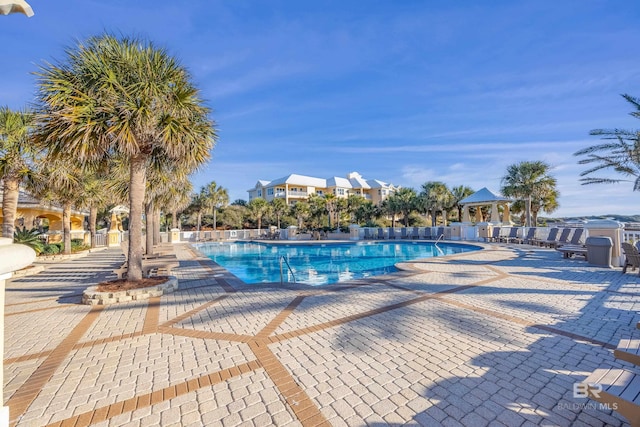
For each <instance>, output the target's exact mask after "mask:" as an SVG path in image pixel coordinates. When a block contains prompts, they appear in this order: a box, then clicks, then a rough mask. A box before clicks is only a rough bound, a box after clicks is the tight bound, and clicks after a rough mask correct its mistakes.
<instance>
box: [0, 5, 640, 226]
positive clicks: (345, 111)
mask: <svg viewBox="0 0 640 427" xmlns="http://www.w3.org/2000/svg"><path fill="white" fill-rule="evenodd" d="M29 3H30V4H31V6H32V7H33V9H34V11H35V16H34V17H32V18H26V17H24V16H22V15H10V16H6V17H0V19H1V25H0V40H1V41H2V50H1V51H0V52H2V58H3V59H4V60H3V64H2V66H0V77H1V78H0V105H9V106H10V107H12V108H21V107H24V106H25V105H27V104H29V103H30V102H32V100H33V94H34V91H35V78H34V77H33V75H32V74H31V73H32V72H33V71H35V70H37V67H38V66H39V65H41V64H43V63H44V62H45V61H47V60H52V59H55V60H57V59H60V58H63V55H64V48H65V47H67V46H72V45H74V43H75V42H76V41H77V40H83V39H85V38H87V37H89V36H92V35H97V34H100V33H102V32H104V31H109V32H113V33H117V34H119V33H121V34H127V35H129V34H132V35H136V36H142V37H145V38H148V39H151V40H153V41H154V42H155V43H157V44H158V45H161V46H164V47H166V48H167V49H168V50H169V51H170V52H171V53H172V54H174V55H175V56H177V57H178V58H179V59H180V60H181V62H182V63H183V64H184V65H185V66H186V67H187V68H188V69H189V70H190V71H191V73H192V75H193V79H194V80H195V82H196V84H197V85H198V86H199V87H200V88H201V89H202V93H203V97H204V98H205V99H206V100H207V103H208V104H209V105H210V106H211V107H212V108H213V110H214V113H213V118H214V119H215V121H216V122H217V126H218V133H219V142H218V144H217V146H216V148H215V149H214V151H213V156H212V160H211V161H210V163H209V164H208V165H206V167H204V168H202V170H201V171H199V172H198V173H197V174H196V175H194V177H193V182H194V184H195V185H196V186H201V185H204V184H205V183H207V182H209V181H212V180H213V181H216V182H217V183H218V184H219V185H221V186H223V187H225V188H227V189H228V190H229V193H230V197H231V199H232V200H234V199H238V198H242V199H247V197H248V196H247V193H246V190H247V189H249V188H250V187H253V185H254V184H255V183H256V181H257V180H258V179H266V180H270V179H275V178H279V177H282V176H285V175H288V174H289V173H298V174H302V175H311V176H318V177H323V178H328V177H331V176H345V175H346V174H347V173H348V172H352V171H358V172H360V173H361V174H362V175H363V176H364V177H365V178H375V179H380V180H383V181H387V182H391V183H393V184H396V185H402V186H406V187H413V188H416V189H419V187H420V185H421V184H422V183H424V182H426V181H431V180H441V181H444V182H446V183H447V184H449V185H451V186H454V185H468V186H470V187H472V188H474V189H476V190H477V189H480V188H482V187H488V188H489V189H491V190H493V191H498V190H499V188H500V179H501V177H502V176H503V175H504V173H505V170H506V167H507V166H508V165H509V164H512V163H515V162H519V161H523V160H544V161H547V162H548V163H550V164H551V165H552V166H553V167H554V169H553V171H552V174H553V175H554V176H555V177H556V178H557V180H558V188H559V190H560V193H561V196H560V209H559V210H558V211H556V212H555V213H554V214H553V216H571V215H590V214H608V213H621V214H640V203H638V194H637V193H633V192H632V185H631V184H630V183H626V184H618V185H597V186H586V187H585V186H581V185H580V184H579V182H578V179H579V176H578V175H579V173H580V172H581V171H582V170H584V166H580V165H578V164H577V158H576V157H574V156H573V153H574V152H575V151H576V150H579V149H581V148H584V147H586V146H589V145H593V144H595V143H598V141H599V140H598V139H597V138H595V137H592V136H589V130H591V129H595V128H614V127H617V128H632V129H635V128H638V127H640V126H638V125H637V119H634V118H632V117H631V116H629V114H628V113H629V112H630V111H631V110H630V108H629V106H628V104H627V103H626V102H625V101H624V100H623V99H622V97H621V96H620V94H623V93H629V94H631V95H634V96H640V88H639V87H638V82H639V81H640V60H638V55H637V46H638V42H639V41H640V27H638V25H637V20H638V18H639V17H640V2H636V1H630V0H608V1H604V0H603V1H597V0H591V1H582V0H575V1H569V0H567V1H547V0H535V1H534V0H531V1H517V2H514V1H506V0H496V1H491V2H486V1H475V2H473V1H455V2H452V1H445V0H442V1H434V0H431V1H373V0H372V1H356V0H353V1H345V0H343V1H319V2H308V1H268V2H267V1H225V2H219V1H199V0H194V1H189V2H175V1H172V2H168V1H162V0H159V1H147V0H144V1H135V2H131V1H122V0H112V1H109V2H98V1H86V0H83V1H79V0H77V1H70V0H63V1H56V2H53V1H44V0H30V1H29Z"/></svg>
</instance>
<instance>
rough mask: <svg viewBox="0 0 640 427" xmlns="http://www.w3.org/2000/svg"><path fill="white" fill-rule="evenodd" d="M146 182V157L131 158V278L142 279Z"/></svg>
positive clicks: (129, 275)
mask: <svg viewBox="0 0 640 427" xmlns="http://www.w3.org/2000/svg"><path fill="white" fill-rule="evenodd" d="M145 184H146V167H145V159H144V157H142V156H136V157H133V158H132V159H131V168H130V175H129V258H128V259H129V268H128V271H127V278H128V279H129V280H140V279H142V210H143V205H144V191H145Z"/></svg>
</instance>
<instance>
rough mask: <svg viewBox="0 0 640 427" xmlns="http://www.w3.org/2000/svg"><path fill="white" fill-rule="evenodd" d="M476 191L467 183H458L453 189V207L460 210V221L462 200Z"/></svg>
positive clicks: (460, 217) (460, 219) (459, 218)
mask: <svg viewBox="0 0 640 427" xmlns="http://www.w3.org/2000/svg"><path fill="white" fill-rule="evenodd" d="M473 193H474V191H473V189H472V188H471V187H467V186H466V185H458V186H457V187H453V188H452V189H451V195H452V196H453V200H452V202H453V207H454V208H455V209H456V210H457V211H458V221H462V205H461V204H460V201H461V200H463V199H464V198H466V197H469V196H470V195H472V194H473Z"/></svg>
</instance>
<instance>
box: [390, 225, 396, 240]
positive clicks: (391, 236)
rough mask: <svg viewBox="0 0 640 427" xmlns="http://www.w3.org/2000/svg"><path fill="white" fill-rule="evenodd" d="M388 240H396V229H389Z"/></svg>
mask: <svg viewBox="0 0 640 427" xmlns="http://www.w3.org/2000/svg"><path fill="white" fill-rule="evenodd" d="M389 239H394V240H395V239H396V229H395V228H393V227H389Z"/></svg>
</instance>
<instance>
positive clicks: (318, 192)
mask: <svg viewBox="0 0 640 427" xmlns="http://www.w3.org/2000/svg"><path fill="white" fill-rule="evenodd" d="M316 194H317V195H318V196H322V195H323V194H324V193H323V192H322V190H316Z"/></svg>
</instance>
